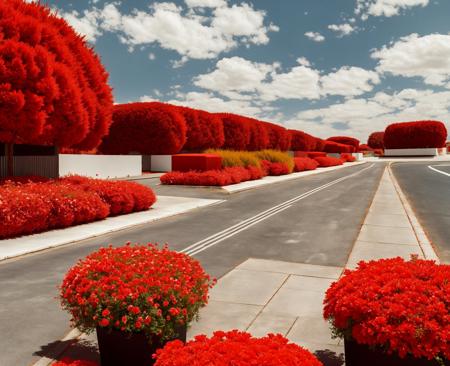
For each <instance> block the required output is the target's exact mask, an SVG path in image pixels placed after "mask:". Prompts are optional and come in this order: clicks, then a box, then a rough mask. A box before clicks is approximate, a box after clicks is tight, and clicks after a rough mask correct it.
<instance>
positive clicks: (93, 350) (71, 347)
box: [33, 339, 99, 362]
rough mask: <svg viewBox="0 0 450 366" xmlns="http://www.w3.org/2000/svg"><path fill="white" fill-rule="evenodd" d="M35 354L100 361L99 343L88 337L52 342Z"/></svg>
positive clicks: (53, 358)
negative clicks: (94, 342)
mask: <svg viewBox="0 0 450 366" xmlns="http://www.w3.org/2000/svg"><path fill="white" fill-rule="evenodd" d="M33 355H34V356H40V357H47V358H50V359H52V360H61V359H62V358H70V359H73V360H86V361H95V362H99V354H98V349H97V345H96V344H93V343H92V342H91V341H89V340H86V339H78V340H67V341H56V342H52V343H49V344H47V345H45V346H41V350H40V351H37V352H35V353H33Z"/></svg>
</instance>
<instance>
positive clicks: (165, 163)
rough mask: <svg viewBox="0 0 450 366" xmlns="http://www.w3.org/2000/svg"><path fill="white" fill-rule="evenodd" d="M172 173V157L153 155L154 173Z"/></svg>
mask: <svg viewBox="0 0 450 366" xmlns="http://www.w3.org/2000/svg"><path fill="white" fill-rule="evenodd" d="M170 171H172V155H152V172H170Z"/></svg>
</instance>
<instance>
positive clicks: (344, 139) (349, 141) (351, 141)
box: [327, 136, 359, 152]
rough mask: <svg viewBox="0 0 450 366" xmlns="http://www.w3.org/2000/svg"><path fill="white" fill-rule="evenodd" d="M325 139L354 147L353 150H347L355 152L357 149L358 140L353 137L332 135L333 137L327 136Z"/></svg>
mask: <svg viewBox="0 0 450 366" xmlns="http://www.w3.org/2000/svg"><path fill="white" fill-rule="evenodd" d="M327 141H333V142H337V143H339V144H343V145H349V146H353V147H354V149H353V151H348V152H356V151H358V147H359V140H358V139H355V138H354V137H348V136H334V137H330V138H328V139H327Z"/></svg>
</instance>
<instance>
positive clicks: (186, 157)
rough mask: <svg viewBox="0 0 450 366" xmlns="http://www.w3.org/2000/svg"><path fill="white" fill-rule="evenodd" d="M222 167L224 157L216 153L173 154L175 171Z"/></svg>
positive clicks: (217, 168)
mask: <svg viewBox="0 0 450 366" xmlns="http://www.w3.org/2000/svg"><path fill="white" fill-rule="evenodd" d="M219 169H222V158H221V157H220V156H218V155H214V154H177V155H174V156H172V170H173V171H175V172H188V171H192V170H194V171H200V172H204V171H208V170H219Z"/></svg>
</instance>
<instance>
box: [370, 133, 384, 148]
mask: <svg viewBox="0 0 450 366" xmlns="http://www.w3.org/2000/svg"><path fill="white" fill-rule="evenodd" d="M367 145H368V146H369V147H370V148H372V149H384V131H381V132H373V133H372V134H370V136H369V139H368V140H367Z"/></svg>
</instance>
